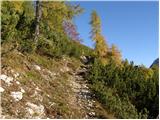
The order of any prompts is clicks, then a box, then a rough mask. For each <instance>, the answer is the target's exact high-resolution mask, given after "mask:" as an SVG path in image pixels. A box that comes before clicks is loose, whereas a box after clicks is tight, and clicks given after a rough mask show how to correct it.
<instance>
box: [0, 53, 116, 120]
mask: <svg viewBox="0 0 160 120" xmlns="http://www.w3.org/2000/svg"><path fill="white" fill-rule="evenodd" d="M34 65H38V66H39V67H40V68H41V70H36V69H35V67H34ZM81 65H82V63H81V62H80V61H79V60H78V59H75V58H68V57H65V56H64V57H63V58H62V59H50V58H47V57H45V56H40V55H38V54H26V55H23V54H22V53H20V52H18V51H16V50H15V51H11V52H9V53H7V54H5V55H4V56H3V57H2V71H1V72H2V74H5V75H7V76H10V77H13V78H14V74H16V73H19V74H20V76H19V77H17V78H14V80H13V82H12V84H11V85H10V86H7V85H6V83H5V82H4V81H2V82H1V83H2V87H3V88H4V89H5V91H4V92H3V93H2V94H1V97H2V115H4V116H6V118H30V117H29V116H31V115H29V114H27V113H26V107H27V105H26V103H27V102H30V103H33V104H36V105H43V106H44V112H45V115H42V116H41V118H47V117H48V118H84V117H85V111H84V109H81V108H79V107H78V106H77V105H76V103H73V101H75V100H74V99H75V93H74V92H73V90H72V86H71V85H70V82H69V80H70V77H71V76H72V74H73V72H75V71H76V70H77V69H78V68H79V67H80V66H81ZM17 81H19V82H20V84H17V83H16V82H17ZM21 88H23V89H24V90H25V93H24V94H23V98H22V100H20V101H18V102H15V101H14V99H13V98H12V97H11V96H10V94H11V92H13V91H20V90H21ZM72 99H73V100H72ZM95 104H96V105H95V106H96V107H95V108H96V109H95V112H96V113H97V117H100V118H113V117H112V115H109V114H108V113H107V112H106V111H105V110H104V109H103V108H102V107H101V105H100V104H99V103H98V102H97V101H96V103H95ZM37 117H40V115H39V114H38V113H34V114H33V115H32V117H31V118H37Z"/></svg>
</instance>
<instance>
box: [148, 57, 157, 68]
mask: <svg viewBox="0 0 160 120" xmlns="http://www.w3.org/2000/svg"><path fill="white" fill-rule="evenodd" d="M153 66H159V58H157V59H156V60H154V61H153V63H152V65H151V66H150V68H152V67H153Z"/></svg>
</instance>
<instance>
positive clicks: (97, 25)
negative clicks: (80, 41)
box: [90, 11, 108, 65]
mask: <svg viewBox="0 0 160 120" xmlns="http://www.w3.org/2000/svg"><path fill="white" fill-rule="evenodd" d="M90 24H91V27H92V30H91V38H92V40H93V41H94V42H95V54H96V56H98V57H99V58H100V60H101V62H102V63H103V64H104V65H105V64H107V62H108V60H107V53H108V45H107V43H106V42H105V38H104V37H103V35H102V34H101V20H100V17H99V16H98V14H97V12H96V11H93V12H92V13H91V22H90Z"/></svg>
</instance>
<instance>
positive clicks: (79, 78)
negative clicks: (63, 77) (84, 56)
mask: <svg viewBox="0 0 160 120" xmlns="http://www.w3.org/2000/svg"><path fill="white" fill-rule="evenodd" d="M86 72H87V68H85V66H83V67H80V68H79V69H78V70H76V71H75V72H74V74H73V76H72V79H71V81H70V82H71V87H72V89H73V91H74V92H75V95H76V98H75V99H74V100H73V103H74V104H76V106H77V107H79V108H80V109H81V110H82V111H84V118H92V119H93V118H96V117H95V116H96V113H95V111H94V103H95V101H94V99H93V94H92V92H91V91H90V89H89V87H88V83H87V80H85V79H84V77H83V76H84V74H85V73H86Z"/></svg>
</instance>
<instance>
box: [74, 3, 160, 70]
mask: <svg viewBox="0 0 160 120" xmlns="http://www.w3.org/2000/svg"><path fill="white" fill-rule="evenodd" d="M77 3H78V4H80V6H81V7H82V8H84V9H85V11H84V13H83V14H81V15H79V16H77V17H75V19H74V22H75V24H76V25H77V29H78V32H79V33H80V37H81V38H82V39H83V40H84V44H85V45H87V46H89V47H93V42H92V40H91V39H90V37H89V36H90V34H89V32H90V31H91V26H90V25H89V22H90V14H91V12H92V10H96V11H97V13H98V14H99V16H100V18H101V22H102V34H103V35H104V37H105V38H106V41H107V43H108V44H109V45H110V46H111V44H116V45H117V46H118V48H119V49H120V51H121V53H122V57H123V59H125V58H127V59H128V60H129V61H134V63H135V64H138V65H141V64H143V65H145V66H147V67H149V66H150V65H151V64H152V62H153V61H154V60H155V59H156V58H157V57H158V56H159V55H158V44H159V43H158V2H136V1H133V2H127V1H125V2H115V1H114V2H113V1H112V2H111V1H101V2H97V1H95V2H93V1H92V2H87V1H85V2H82V1H81V2H80V1H79V2H72V4H77Z"/></svg>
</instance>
